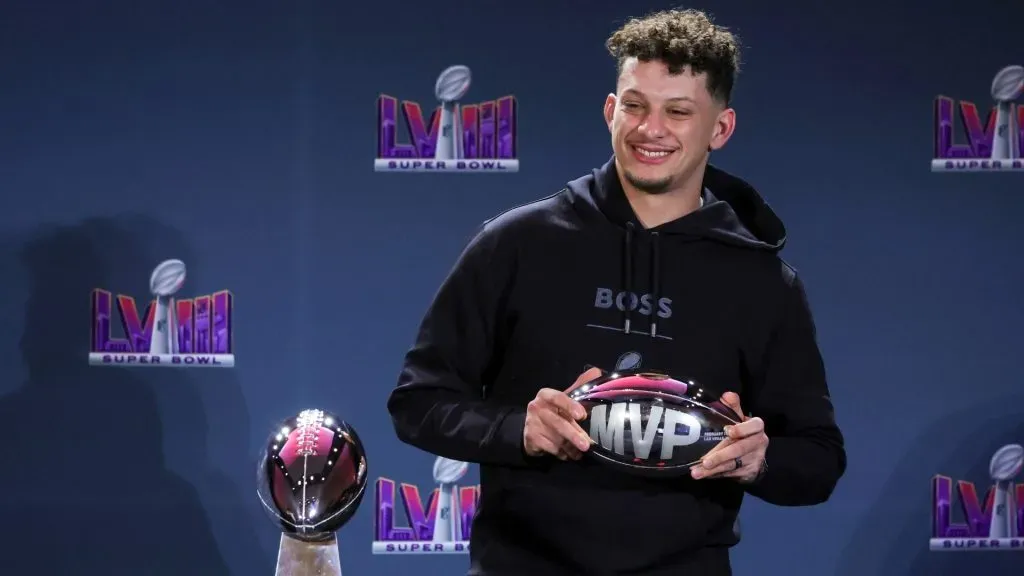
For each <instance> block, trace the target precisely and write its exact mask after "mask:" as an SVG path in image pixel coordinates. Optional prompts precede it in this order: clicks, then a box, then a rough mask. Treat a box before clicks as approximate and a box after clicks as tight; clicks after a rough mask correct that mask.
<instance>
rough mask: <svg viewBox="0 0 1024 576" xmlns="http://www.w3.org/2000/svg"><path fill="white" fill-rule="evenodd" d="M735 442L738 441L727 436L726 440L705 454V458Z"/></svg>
mask: <svg viewBox="0 0 1024 576" xmlns="http://www.w3.org/2000/svg"><path fill="white" fill-rule="evenodd" d="M735 442H736V441H735V440H733V439H732V438H726V439H725V440H722V441H721V442H719V443H718V444H717V445H716V446H715V447H714V448H712V449H711V450H708V451H707V453H706V454H704V458H708V457H709V456H713V455H715V454H717V453H719V452H721V451H722V449H723V448H725V447H726V446H732V445H733V444H734V443H735Z"/></svg>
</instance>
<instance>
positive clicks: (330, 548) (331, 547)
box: [274, 534, 341, 576]
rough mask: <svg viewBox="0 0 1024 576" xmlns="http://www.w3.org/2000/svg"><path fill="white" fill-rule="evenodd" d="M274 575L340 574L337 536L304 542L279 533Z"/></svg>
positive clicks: (318, 575)
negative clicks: (279, 542)
mask: <svg viewBox="0 0 1024 576" xmlns="http://www.w3.org/2000/svg"><path fill="white" fill-rule="evenodd" d="M274 576H341V558H340V557H339V555H338V538H337V537H336V536H331V537H330V538H329V539H327V540H322V541H319V542H304V541H302V540H299V539H298V538H293V537H291V536H289V535H288V534H281V545H280V547H279V548H278V550H277V571H276V572H274Z"/></svg>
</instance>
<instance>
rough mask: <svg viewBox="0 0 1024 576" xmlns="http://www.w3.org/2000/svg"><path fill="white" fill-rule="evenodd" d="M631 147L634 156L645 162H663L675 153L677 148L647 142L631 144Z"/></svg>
mask: <svg viewBox="0 0 1024 576" xmlns="http://www.w3.org/2000/svg"><path fill="white" fill-rule="evenodd" d="M629 149H630V150H631V151H632V152H633V157H634V158H636V160H637V161H638V162H641V163H643V164H663V163H665V162H667V161H668V159H669V157H671V156H672V154H674V153H675V150H671V149H667V148H661V147H658V146H648V145H646V144H630V145H629Z"/></svg>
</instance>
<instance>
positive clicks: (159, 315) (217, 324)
mask: <svg viewBox="0 0 1024 576" xmlns="http://www.w3.org/2000/svg"><path fill="white" fill-rule="evenodd" d="M184 285H185V263H184V262H182V261H181V260H167V261H165V262H162V263H161V264H160V265H159V266H157V267H156V269H154V270H153V274H152V275H151V276H150V279H149V290H150V293H151V294H152V296H153V299H152V300H150V302H149V304H147V305H146V309H145V310H144V311H143V312H142V314H141V315H140V314H139V307H138V306H137V305H136V303H135V298H133V297H132V296H128V295H124V294H114V293H112V292H110V291H108V290H104V289H102V288H97V289H95V290H93V291H92V346H91V349H90V350H89V364H91V365H96V366H174V367H193V366H197V367H216V368H230V367H232V366H234V365H235V355H234V351H233V349H232V344H233V342H232V340H233V338H232V331H231V320H232V306H233V297H232V295H231V292H228V291H227V290H221V291H219V292H214V293H213V294H209V295H205V296H195V297H193V298H176V297H175V296H176V295H177V293H178V291H180V290H181V289H182V287H183V286H184ZM115 307H116V309H117V311H116V313H115V311H114V309H115ZM115 318H118V319H119V320H120V322H119V324H120V327H121V329H122V333H123V337H117V336H115V335H114V334H113V327H114V325H115V324H117V323H118V322H116V321H115Z"/></svg>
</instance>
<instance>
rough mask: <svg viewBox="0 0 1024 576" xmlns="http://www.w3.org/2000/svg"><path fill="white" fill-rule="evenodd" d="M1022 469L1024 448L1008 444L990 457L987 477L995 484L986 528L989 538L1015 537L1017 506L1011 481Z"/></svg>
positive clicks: (1023, 465)
mask: <svg viewBox="0 0 1024 576" xmlns="http://www.w3.org/2000/svg"><path fill="white" fill-rule="evenodd" d="M1022 467H1024V446H1021V445H1020V444H1009V445H1007V446H1003V447H1002V448H1000V449H999V450H996V453H995V454H994V455H993V456H992V461H991V462H990V463H989V466H988V468H989V470H988V471H989V475H990V476H991V477H992V481H993V482H995V483H996V493H995V496H994V498H993V501H992V520H991V521H990V524H989V528H988V536H989V538H1016V537H1017V518H1016V513H1017V506H1016V502H1014V500H1015V498H1014V490H1013V480H1014V478H1016V477H1017V476H1018V475H1019V474H1020V472H1021V468H1022Z"/></svg>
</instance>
